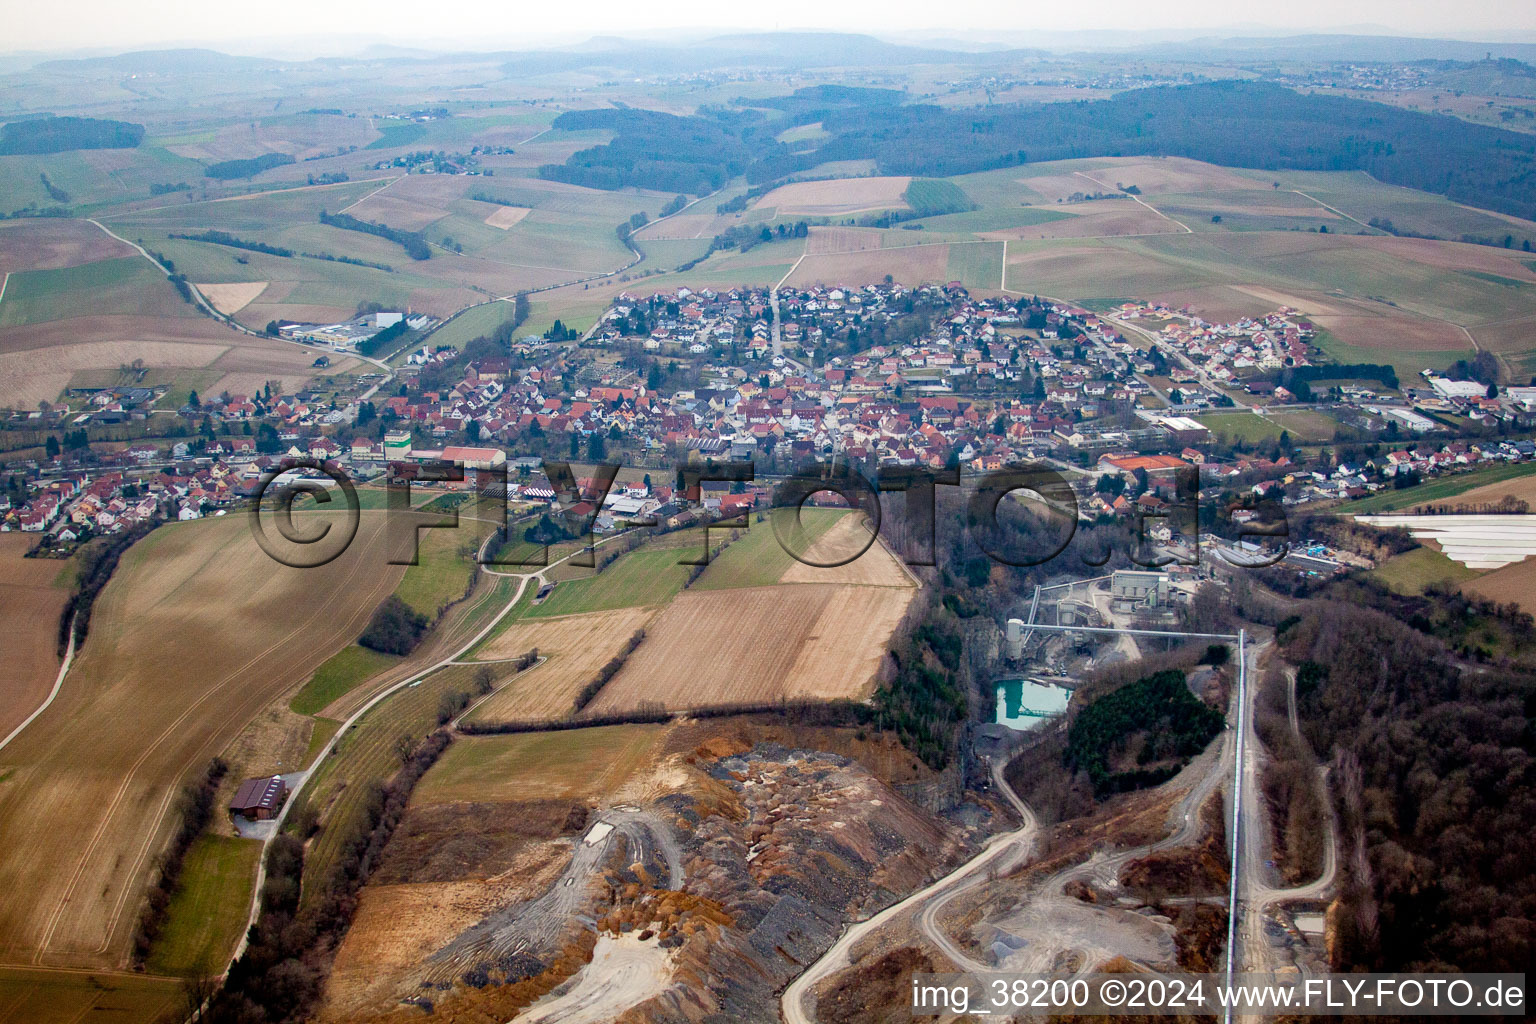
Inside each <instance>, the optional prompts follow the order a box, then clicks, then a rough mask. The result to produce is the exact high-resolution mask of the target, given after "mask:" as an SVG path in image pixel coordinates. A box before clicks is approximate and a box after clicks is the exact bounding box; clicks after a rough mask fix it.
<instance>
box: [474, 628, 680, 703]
mask: <svg viewBox="0 0 1536 1024" xmlns="http://www.w3.org/2000/svg"><path fill="white" fill-rule="evenodd" d="M655 616H656V609H654V608H616V609H613V610H612V611H605V612H591V613H589V614H586V615H562V616H558V617H556V618H548V619H528V620H526V621H523V622H516V623H513V624H512V625H511V626H509V627H508V628H507V630H506V631H505V632H503V633H502V634H501V635H500V636H498V637H496V638H495V639H493V640H491V641H490V642H489V643H487V644H486V645H485V647H484V648H482V649H481V650H480V651H478V652H477V657H478V658H479V659H480V660H482V661H490V660H494V659H497V658H515V657H517V656H518V655H520V654H523V653H524V652H526V651H528V650H529V649H530V648H534V647H537V648H538V649H539V654H540V655H543V656H545V657H547V658H548V659H549V660H548V661H546V662H544V663H543V664H542V665H539V666H537V667H536V668H532V669H529V670H528V671H527V672H524V673H522V674H520V675H518V676H517V677H516V678H514V679H513V680H511V681H510V682H509V683H507V685H505V686H503V687H502V688H501V689H499V690H497V691H496V693H495V694H493V695H492V696H491V697H490V699H488V700H487V701H486V702H485V703H484V704H482V705H480V707H479V708H477V709H476V710H475V713H474V714H473V715H472V716H471V717H473V718H474V719H476V720H477V721H482V722H486V721H504V720H509V719H518V720H520V719H527V718H565V717H566V716H568V715H569V714H570V712H571V704H572V702H573V701H574V700H575V698H576V694H578V693H579V692H581V688H582V687H583V686H586V685H587V683H589V682H591V681H592V678H593V677H594V676H596V675H597V671H598V669H600V668H602V667H603V664H604V663H605V662H607V661H608V660H609V659H610V658H612V657H614V656H615V655H617V654H618V653H619V652H620V651H621V650H623V648H624V644H625V642H626V641H627V640H628V639H629V638H630V637H631V636H633V635H634V633H635V631H636V630H637V629H641V628H644V627H645V625H646V624H647V623H648V622H650V621H651V619H653V618H654V617H655Z"/></svg>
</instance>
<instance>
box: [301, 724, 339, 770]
mask: <svg viewBox="0 0 1536 1024" xmlns="http://www.w3.org/2000/svg"><path fill="white" fill-rule="evenodd" d="M340 728H341V723H340V722H338V721H337V720H336V719H334V718H317V719H315V724H314V727H313V728H312V729H310V731H309V749H307V750H305V751H304V763H305V764H306V765H312V764H314V761H315V756H316V755H317V754H319V753H320V749H321V748H322V747H324V746H325V745H326V743H328V742H330V739H331V737H332V736H334V735H336V730H337V729H340Z"/></svg>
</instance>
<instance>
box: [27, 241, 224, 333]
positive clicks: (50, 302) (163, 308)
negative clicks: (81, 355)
mask: <svg viewBox="0 0 1536 1024" xmlns="http://www.w3.org/2000/svg"><path fill="white" fill-rule="evenodd" d="M178 307H179V308H178ZM183 311H184V312H183ZM144 312H154V313H161V314H170V315H173V316H174V315H184V316H194V315H195V314H194V313H193V312H192V307H191V306H189V305H187V304H186V303H184V302H182V301H181V299H180V297H179V296H177V295H176V293H175V292H174V291H172V290H171V285H170V284H168V283H167V282H166V280H165V276H164V275H163V274H161V273H160V272H159V271H157V270H156V269H155V268H154V267H152V266H151V265H150V264H149V261H148V260H146V259H144V258H143V257H141V256H123V257H121V258H119V259H112V260H97V261H96V262H94V263H82V264H81V265H79V266H76V267H65V268H62V269H59V270H21V271H17V272H16V273H14V274H12V275H11V277H10V280H9V282H7V284H6V286H5V297H4V300H3V301H0V327H18V326H21V325H24V324H40V323H46V322H48V321H50V320H59V319H63V318H65V317H70V316H81V315H84V314H86V313H92V314H96V313H144Z"/></svg>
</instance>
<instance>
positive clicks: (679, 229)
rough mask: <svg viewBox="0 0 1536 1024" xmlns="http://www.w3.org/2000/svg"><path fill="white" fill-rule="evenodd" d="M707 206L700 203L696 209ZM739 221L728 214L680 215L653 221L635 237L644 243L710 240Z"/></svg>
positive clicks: (702, 213) (700, 213)
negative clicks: (653, 241) (677, 239)
mask: <svg viewBox="0 0 1536 1024" xmlns="http://www.w3.org/2000/svg"><path fill="white" fill-rule="evenodd" d="M705 205H706V204H704V203H700V204H699V206H697V207H695V209H701V208H702V207H704V206H705ZM739 219H740V218H739V217H732V216H730V215H728V214H726V215H721V214H715V213H704V212H699V213H679V214H675V215H673V216H671V217H668V218H667V219H666V220H656V221H652V222H651V223H649V224H647V225H646V226H645V227H643V228H641V229H640V230H639V231H637V232H636V233H635V237H636V238H638V239H639V240H640V241H642V242H643V241H645V240H646V239H652V240H655V241H660V240H661V239H664V238H710V237H712V236H714V235H716V234H718V233H719V231H720V230H721V229H723V228H724V227H726V226H727V225H729V224H731V223H733V222H735V221H737V220H739Z"/></svg>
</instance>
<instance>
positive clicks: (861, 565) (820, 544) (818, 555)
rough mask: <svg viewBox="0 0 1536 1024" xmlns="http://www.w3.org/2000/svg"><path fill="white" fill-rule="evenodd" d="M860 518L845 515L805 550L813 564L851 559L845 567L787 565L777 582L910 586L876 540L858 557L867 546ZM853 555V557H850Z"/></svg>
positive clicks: (882, 545) (885, 549)
mask: <svg viewBox="0 0 1536 1024" xmlns="http://www.w3.org/2000/svg"><path fill="white" fill-rule="evenodd" d="M862 518H863V517H862V516H857V515H846V516H843V517H842V518H841V519H839V520H838V521H837V523H836V524H835V525H834V526H833V527H832V528H831V529H830V530H828V531H827V532H826V533H824V534H822V535H821V536H820V537H818V538H817V539H816V541H815V543H813V544H812V545H811V547H810V549H809V550H808V551H806V553H805V554H806V557H807V558H809V559H810V560H812V561H815V562H834V561H840V560H842V559H844V558H853V561H851V562H849V563H848V564H846V565H839V566H835V567H833V568H826V569H824V568H820V567H818V566H814V565H807V564H805V563H804V562H801V561H798V560H797V561H795V562H793V563H791V565H790V567H789V568H788V569H786V570H785V571H784V575H783V576H781V577H779V581H780V582H781V583H841V584H854V585H858V586H868V587H911V586H913V585H914V584H913V582H912V577H910V576H908V575H907V572H906V570H905V569H903V568H902V566H901V564H900V563H899V562H898V561H897V559H896V556H894V555H893V554H891V552H890V551H889V550H888V549H887V548H886V547H885V545H884V544H881V543H880V542H879V541H878V540H877V541H876V542H875V543H874V544H872V545H870V547H869V548H868V550H865V551H864V553H863V554H862V555H860V554H858V552H859V551H860V549H862V548H864V545H866V544H869V539H870V537H869V528H868V527H867V526H866V525H865V524H864V523H863V522H862V521H861V520H862ZM855 555H857V557H854V556H855Z"/></svg>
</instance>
